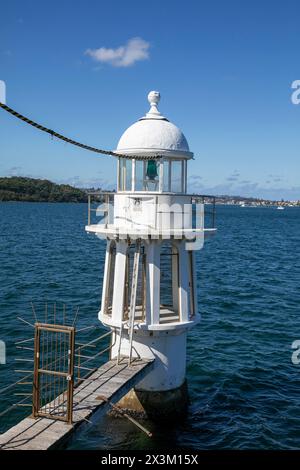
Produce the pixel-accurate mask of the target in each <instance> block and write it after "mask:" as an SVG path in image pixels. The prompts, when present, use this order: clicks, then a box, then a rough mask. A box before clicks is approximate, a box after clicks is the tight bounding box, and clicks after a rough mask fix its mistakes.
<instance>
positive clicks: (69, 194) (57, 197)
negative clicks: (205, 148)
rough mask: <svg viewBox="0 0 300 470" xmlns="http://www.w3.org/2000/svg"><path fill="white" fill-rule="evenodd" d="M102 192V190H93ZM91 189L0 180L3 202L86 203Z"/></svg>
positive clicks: (263, 203) (223, 199)
mask: <svg viewBox="0 0 300 470" xmlns="http://www.w3.org/2000/svg"><path fill="white" fill-rule="evenodd" d="M89 190H91V191H101V189H100V188H98V189H96V190H95V189H94V188H90V189H89ZM89 190H88V189H79V188H75V187H74V186H71V185H68V184H56V183H53V182H52V181H49V180H46V179H37V178H27V177H22V176H11V177H2V178H0V202H35V203H36V202H47V203H48V202H51V203H52V202H68V203H70V202H73V203H86V202H87V201H88V191H89ZM216 204H218V205H232V206H242V207H272V206H284V207H300V200H298V201H284V200H278V201H275V200H268V199H261V198H255V197H243V196H228V195H221V196H216Z"/></svg>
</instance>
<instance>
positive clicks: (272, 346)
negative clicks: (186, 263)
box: [0, 203, 300, 449]
mask: <svg viewBox="0 0 300 470" xmlns="http://www.w3.org/2000/svg"><path fill="white" fill-rule="evenodd" d="M86 212H87V207H86V205H85V204H46V203H45V204H42V203H1V204H0V220H1V224H0V241H1V250H0V340H3V341H5V342H6V346H7V364H6V365H0V382H1V388H2V387H4V386H6V385H8V384H9V383H11V382H14V381H15V380H16V379H17V376H16V374H15V373H14V372H13V370H14V369H15V346H14V342H15V341H17V340H19V339H23V338H24V337H26V335H27V336H28V335H29V336H30V333H31V332H30V327H29V326H28V327H27V326H26V325H24V324H23V323H21V322H19V321H18V320H17V316H21V317H23V318H26V319H27V320H29V321H32V314H31V312H30V305H29V303H30V301H33V302H34V304H35V305H36V309H37V311H38V312H41V309H42V307H43V306H44V304H45V301H46V300H47V301H48V302H49V304H50V303H53V302H58V303H62V302H64V303H65V304H66V305H68V306H69V309H70V310H69V311H70V317H71V316H72V315H71V309H72V308H73V311H74V310H75V308H76V307H77V306H79V307H80V316H79V326H80V327H84V326H89V325H93V324H96V323H97V311H98V308H99V303H100V293H101V286H102V275H103V263H104V254H105V241H104V240H99V239H97V238H96V237H95V236H92V235H87V234H86V233H85V231H84V225H85V223H86ZM217 227H218V234H217V236H216V237H214V238H213V239H211V240H209V241H208V242H206V244H205V247H204V250H202V251H201V252H199V253H197V277H198V294H199V309H200V311H201V313H202V322H201V323H200V325H198V326H197V327H196V328H194V329H193V330H192V331H191V332H190V334H189V341H188V368H187V379H188V384H189V392H190V399H191V405H190V409H189V414H188V416H187V419H186V421H185V422H184V423H181V424H178V425H174V426H173V427H172V428H170V427H168V428H164V427H162V426H158V425H153V424H152V423H150V422H145V423H144V424H145V426H146V427H148V428H149V429H151V430H152V432H153V438H151V439H149V438H148V437H147V436H145V435H144V434H142V433H141V432H140V431H139V430H138V429H137V428H135V427H134V426H133V425H132V424H131V423H130V422H128V421H127V420H124V419H117V418H112V417H106V418H105V419H103V420H102V421H101V422H99V424H98V425H97V426H94V427H92V428H89V427H87V429H86V432H84V433H82V434H81V435H80V436H79V437H78V438H77V439H76V440H74V441H73V442H71V443H70V444H69V446H68V448H76V449H104V448H109V449H159V448H178V449H184V448H195V449H300V394H299V390H300V365H298V366H297V365H293V364H292V361H291V355H292V349H291V344H292V342H293V341H294V340H297V339H300V315H299V304H300V289H299V280H300V263H299V259H300V210H299V209H297V208H287V209H286V210H284V211H277V210H275V208H255V209H253V208H247V207H245V208H239V207H232V206H218V207H217ZM99 328H101V327H100V325H99ZM10 403H11V396H8V395H6V396H4V395H3V396H2V399H1V402H0V411H1V410H3V409H5V408H6V407H7V405H8V404H10ZM28 412H29V411H28V409H27V410H26V409H25V410H24V409H22V408H17V409H16V410H15V411H13V412H12V413H10V414H7V415H5V416H3V417H1V418H0V432H3V431H4V430H6V429H7V428H8V427H9V426H11V425H12V424H13V423H15V422H17V421H18V420H19V419H21V418H22V417H24V415H26V414H28Z"/></svg>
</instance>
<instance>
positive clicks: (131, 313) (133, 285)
mask: <svg viewBox="0 0 300 470" xmlns="http://www.w3.org/2000/svg"><path fill="white" fill-rule="evenodd" d="M140 254H141V241H140V240H137V241H136V246H135V253H134V258H133V270H132V281H131V292H130V307H129V322H128V336H129V356H128V365H130V364H131V361H132V341H133V331H134V320H135V309H136V292H137V287H138V277H139V265H140Z"/></svg>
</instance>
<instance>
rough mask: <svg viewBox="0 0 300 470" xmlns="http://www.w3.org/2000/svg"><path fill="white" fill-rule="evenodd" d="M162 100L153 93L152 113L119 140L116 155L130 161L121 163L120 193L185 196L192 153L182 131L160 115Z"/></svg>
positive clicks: (158, 95)
mask: <svg viewBox="0 0 300 470" xmlns="http://www.w3.org/2000/svg"><path fill="white" fill-rule="evenodd" d="M159 100H160V94H159V92H157V91H151V92H150V93H149V95H148V101H149V103H150V110H149V112H148V113H147V114H146V115H145V116H144V117H142V118H141V119H139V120H138V121H137V122H136V123H134V124H133V125H132V126H130V127H129V128H128V129H127V130H126V131H125V132H124V134H123V135H122V137H121V139H120V140H119V143H118V146H117V149H116V150H115V152H116V153H119V154H122V155H127V154H128V156H130V158H128V159H127V158H124V157H122V158H119V160H118V192H146V193H147V192H157V193H179V194H185V193H186V189H187V160H189V159H191V158H193V153H192V152H190V150H189V146H188V143H187V140H186V138H185V136H184V135H183V133H182V132H181V130H180V129H179V128H178V127H176V126H175V125H174V124H173V123H171V122H170V121H169V120H168V119H167V118H165V117H164V116H163V115H162V114H161V113H160V112H159V111H158V108H157V106H158V103H159ZM133 156H134V157H136V158H133ZM151 156H153V159H151Z"/></svg>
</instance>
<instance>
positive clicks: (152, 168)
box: [146, 160, 158, 181]
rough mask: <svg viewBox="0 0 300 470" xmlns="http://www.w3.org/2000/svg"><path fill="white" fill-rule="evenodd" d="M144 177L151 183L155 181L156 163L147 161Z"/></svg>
mask: <svg viewBox="0 0 300 470" xmlns="http://www.w3.org/2000/svg"><path fill="white" fill-rule="evenodd" d="M146 176H147V178H149V180H151V181H153V180H155V178H156V177H157V176H158V173H157V165H156V162H155V161H154V160H149V162H148V163H147V173H146Z"/></svg>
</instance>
